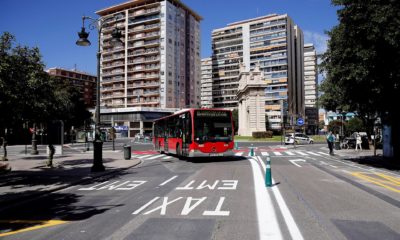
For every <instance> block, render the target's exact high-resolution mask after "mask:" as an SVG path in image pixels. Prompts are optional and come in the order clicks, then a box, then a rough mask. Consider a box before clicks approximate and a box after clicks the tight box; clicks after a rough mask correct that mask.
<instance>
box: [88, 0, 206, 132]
mask: <svg viewBox="0 0 400 240" xmlns="http://www.w3.org/2000/svg"><path fill="white" fill-rule="evenodd" d="M96 13H97V14H98V15H99V16H100V17H101V18H102V19H105V21H106V26H105V27H104V28H103V29H102V34H101V52H102V54H101V77H100V84H101V90H100V95H101V98H100V99H101V105H102V107H103V109H108V110H104V111H103V110H101V112H102V113H101V122H102V123H111V124H113V125H114V124H120V125H121V124H122V125H125V126H130V129H135V131H134V132H131V134H134V133H138V131H140V133H143V132H144V131H145V129H144V128H143V126H145V125H148V127H147V130H148V131H150V129H151V128H150V122H151V121H152V120H153V119H152V117H141V115H140V113H141V112H143V111H145V112H146V113H148V114H149V113H151V112H152V109H153V110H154V112H156V113H157V114H155V115H154V116H155V117H159V114H158V113H160V111H161V110H163V109H164V110H165V112H166V113H168V114H170V112H171V111H173V109H180V108H186V107H199V106H200V79H201V76H200V65H201V62H200V21H201V20H202V18H201V17H200V16H199V15H198V14H197V13H196V12H194V11H193V10H191V9H190V8H188V7H187V6H186V5H184V4H183V3H182V2H181V1H179V0H133V1H128V2H126V3H122V4H118V5H114V6H111V7H108V8H105V9H102V10H99V11H97V12H96ZM116 27H117V28H118V29H119V30H120V31H121V32H122V38H121V40H122V41H123V42H124V45H123V46H120V47H114V46H112V45H111V43H110V41H111V39H112V36H111V33H112V32H113V30H114V29H115V28H116ZM112 109H115V110H112ZM168 109H170V110H168ZM113 113H115V116H112V115H113ZM117 113H118V114H117ZM132 114H133V115H132ZM137 114H138V115H137ZM132 116H135V117H134V118H133V117H132ZM147 130H146V131H147Z"/></svg>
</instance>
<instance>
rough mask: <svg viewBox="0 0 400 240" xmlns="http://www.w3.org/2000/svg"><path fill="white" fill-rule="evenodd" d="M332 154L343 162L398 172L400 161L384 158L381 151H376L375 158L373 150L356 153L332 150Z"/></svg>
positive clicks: (346, 150) (353, 151) (347, 150)
mask: <svg viewBox="0 0 400 240" xmlns="http://www.w3.org/2000/svg"><path fill="white" fill-rule="evenodd" d="M334 153H335V155H338V156H340V157H341V158H342V159H343V160H348V161H352V162H355V163H358V164H362V165H367V166H370V167H375V168H384V169H388V170H393V171H398V172H400V160H398V159H397V160H396V159H390V158H384V157H383V153H382V149H377V150H376V156H374V149H373V148H371V149H364V150H358V151H356V150H354V149H341V150H334Z"/></svg>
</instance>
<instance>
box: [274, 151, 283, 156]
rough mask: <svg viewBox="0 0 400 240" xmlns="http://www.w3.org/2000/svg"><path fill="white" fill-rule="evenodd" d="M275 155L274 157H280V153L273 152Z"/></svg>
mask: <svg viewBox="0 0 400 240" xmlns="http://www.w3.org/2000/svg"><path fill="white" fill-rule="evenodd" d="M273 153H274V154H275V156H282V153H280V152H273Z"/></svg>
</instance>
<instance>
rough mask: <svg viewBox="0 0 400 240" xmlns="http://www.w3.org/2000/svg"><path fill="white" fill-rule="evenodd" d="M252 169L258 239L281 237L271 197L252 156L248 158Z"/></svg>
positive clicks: (258, 166)
mask: <svg viewBox="0 0 400 240" xmlns="http://www.w3.org/2000/svg"><path fill="white" fill-rule="evenodd" d="M248 160H249V161H250V164H251V168H252V171H253V181H254V187H255V191H254V192H255V197H256V209H257V218H258V221H257V222H258V231H259V239H261V240H264V239H282V233H281V229H280V227H279V224H278V219H277V217H276V214H275V210H274V207H273V204H272V200H271V197H270V196H269V193H268V190H267V188H266V187H265V185H264V181H263V179H264V177H263V176H262V174H261V172H262V170H261V171H260V165H259V164H258V163H257V161H256V160H254V158H248Z"/></svg>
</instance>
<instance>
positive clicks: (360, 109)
mask: <svg viewBox="0 0 400 240" xmlns="http://www.w3.org/2000/svg"><path fill="white" fill-rule="evenodd" d="M332 3H333V4H334V5H336V6H338V7H339V8H340V9H339V10H338V12H337V13H338V19H339V25H337V26H335V27H334V28H333V29H332V30H330V31H329V32H328V35H329V36H330V40H329V42H328V49H327V51H326V52H325V54H324V55H323V60H322V63H321V67H322V68H321V69H322V71H323V72H325V73H326V79H325V80H324V81H323V82H322V84H321V91H322V92H323V93H324V94H323V95H322V96H321V97H320V103H321V105H322V106H324V107H325V108H326V109H328V110H336V109H337V108H340V109H342V110H345V111H355V112H357V113H358V115H359V116H360V117H361V118H363V121H364V123H365V124H366V125H367V126H368V127H369V128H371V125H373V121H374V120H375V118H376V116H380V117H381V118H382V121H384V122H386V123H388V124H390V125H392V130H393V131H394V132H393V134H392V136H393V137H394V138H393V139H392V141H393V144H394V147H395V148H397V149H399V139H398V136H399V135H400V132H399V124H398V123H397V122H398V116H399V113H398V106H397V105H396V104H393V103H394V102H395V101H396V99H397V97H398V96H400V67H399V66H400V28H399V26H400V1H398V0H332ZM397 153H398V152H397ZM395 154H396V151H395Z"/></svg>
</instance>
